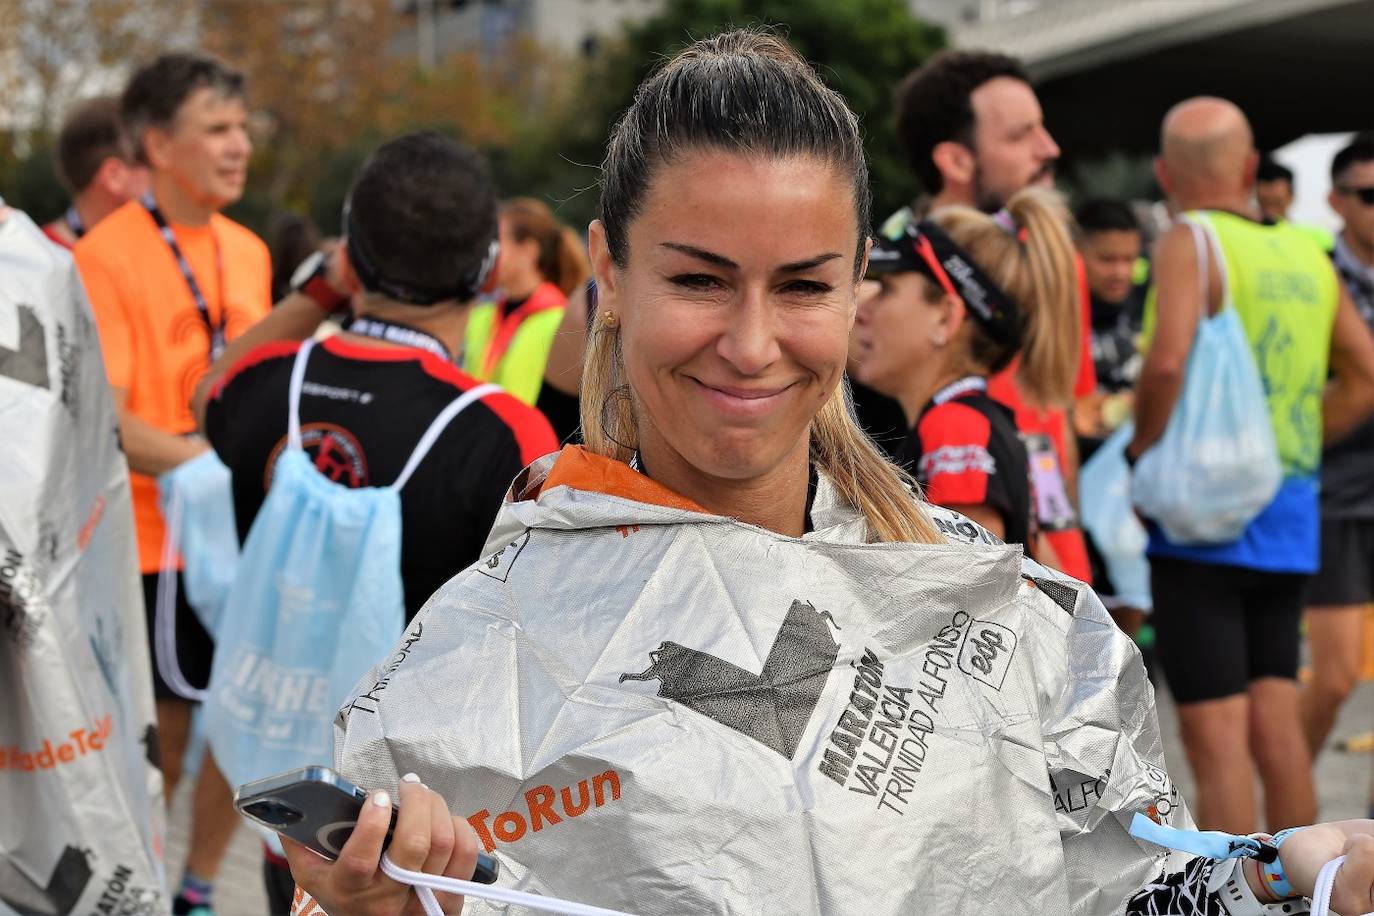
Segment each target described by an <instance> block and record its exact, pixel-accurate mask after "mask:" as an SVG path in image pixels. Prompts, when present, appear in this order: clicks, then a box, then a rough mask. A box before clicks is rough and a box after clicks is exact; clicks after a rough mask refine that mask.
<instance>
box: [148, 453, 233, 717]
mask: <svg viewBox="0 0 1374 916" xmlns="http://www.w3.org/2000/svg"><path fill="white" fill-rule="evenodd" d="M157 485H158V494H159V504H160V507H161V509H162V517H163V519H164V521H165V523H166V533H165V534H164V535H163V539H162V559H161V561H160V563H159V569H158V580H157V605H156V607H155V608H154V609H153V610H154V613H153V633H152V636H153V661H154V663H155V664H156V665H157V670H158V674H160V675H162V680H163V681H164V682H165V683H166V684H167V686H168V687H170V688H171V689H172V690H173V691H174V692H176V693H177V694H179V695H180V696H182V697H184V698H185V699H188V700H193V701H196V702H200V701H202V700H204V699H205V691H204V690H201V689H200V688H198V687H195V686H193V685H192V684H191V682H190V681H188V680H187V679H186V676H185V675H184V674H183V673H182V671H181V664H180V662H179V661H178V659H177V651H176V646H177V615H176V606H177V576H176V570H177V553H178V552H180V554H181V558H182V570H183V571H182V577H181V578H182V582H183V583H184V584H185V587H186V603H187V604H189V605H190V606H191V610H193V611H195V614H196V617H198V618H199V619H200V622H201V625H202V626H203V627H205V631H206V632H207V633H209V634H210V635H211V636H212V637H214V636H215V635H216V633H217V631H218V630H219V623H220V620H221V619H222V618H223V616H224V606H225V604H226V603H227V602H228V600H229V590H230V588H232V587H233V584H234V576H235V575H236V574H237V571H238V562H239V537H238V530H237V529H236V528H235V527H234V497H233V491H232V489H231V487H232V477H231V475H230V473H229V469H228V468H227V467H225V466H224V463H223V462H221V461H220V460H219V457H218V456H217V455H216V454H215V453H214V452H212V451H205V452H202V453H201V454H199V455H197V456H196V457H195V458H192V459H191V460H190V461H184V462H182V463H181V464H179V465H177V466H176V467H175V468H173V469H172V470H170V471H168V472H167V473H165V474H163V475H162V476H160V477H159V478H158V480H157Z"/></svg>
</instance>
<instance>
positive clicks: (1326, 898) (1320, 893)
mask: <svg viewBox="0 0 1374 916" xmlns="http://www.w3.org/2000/svg"><path fill="white" fill-rule="evenodd" d="M1344 861H1345V856H1337V857H1336V858H1334V859H1332V860H1331V861H1330V862H1327V863H1326V864H1325V865H1323V866H1322V870H1321V871H1319V872H1317V884H1316V886H1315V887H1313V888H1312V912H1311V914H1310V916H1330V913H1331V891H1332V889H1334V888H1335V886H1336V872H1338V871H1340V870H1341V863H1343V862H1344ZM1364 916H1374V913H1365V914H1364Z"/></svg>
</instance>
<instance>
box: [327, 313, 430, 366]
mask: <svg viewBox="0 0 1374 916" xmlns="http://www.w3.org/2000/svg"><path fill="white" fill-rule="evenodd" d="M344 330H345V331H347V332H348V333H349V334H358V335H360V336H362V337H370V338H372V339H373V340H384V341H386V342H387V343H394V344H399V345H401V346H403V347H414V348H415V349H417V350H424V351H425V352H427V353H433V354H434V355H435V356H437V357H439V358H440V359H442V360H443V361H444V362H446V363H451V362H454V359H453V354H452V353H450V352H449V349H448V347H446V346H444V343H443V341H441V340H439V338H437V337H435V336H434V335H433V334H430V333H427V332H425V331H421V330H420V329H419V328H415V327H411V326H410V325H408V324H401V323H400V322H398V321H387V320H385V319H383V318H371V317H358V318H354V319H353V320H352V321H350V322H349V323H348V324H346V325H345V326H344Z"/></svg>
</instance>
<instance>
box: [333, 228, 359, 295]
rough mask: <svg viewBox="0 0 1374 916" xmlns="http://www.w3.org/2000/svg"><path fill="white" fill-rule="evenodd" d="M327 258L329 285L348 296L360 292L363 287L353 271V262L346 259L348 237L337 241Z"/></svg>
mask: <svg viewBox="0 0 1374 916" xmlns="http://www.w3.org/2000/svg"><path fill="white" fill-rule="evenodd" d="M329 257H330V260H331V263H330V265H329V274H328V279H329V282H330V284H332V285H333V286H334V288H335V289H337V290H339V291H340V292H346V293H349V294H350V295H351V294H353V293H357V292H361V291H362V288H363V285H362V283H360V282H358V274H357V272H356V271H354V270H353V261H352V260H351V259H350V258H349V257H348V236H344V237H343V238H341V239H339V241H338V242H337V243H336V244H335V246H334V250H333V252H331V253H330V255H329Z"/></svg>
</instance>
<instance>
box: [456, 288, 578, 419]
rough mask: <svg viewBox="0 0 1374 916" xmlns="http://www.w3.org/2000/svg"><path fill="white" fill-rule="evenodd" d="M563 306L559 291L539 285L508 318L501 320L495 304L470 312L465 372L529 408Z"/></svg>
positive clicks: (540, 381)
mask: <svg viewBox="0 0 1374 916" xmlns="http://www.w3.org/2000/svg"><path fill="white" fill-rule="evenodd" d="M567 303H568V300H567V297H566V296H564V295H563V292H562V291H561V290H560V289H559V288H558V287H556V286H554V285H553V284H552V283H542V284H540V285H539V286H538V287H537V288H536V289H535V291H534V292H533V293H532V294H531V295H530V297H529V299H527V300H525V304H524V305H522V306H520V308H518V309H516V310H515V312H513V313H512V314H510V315H507V316H503V314H502V311H503V310H502V307H501V303H499V302H485V303H482V304H481V305H477V306H474V307H473V310H472V312H471V314H469V315H468V324H467V330H466V332H465V333H464V335H463V371H465V372H467V373H468V374H469V375H471V376H472V377H473V378H475V379H477V380H479V381H483V382H495V383H496V384H498V385H500V386H501V387H502V388H504V389H506V390H507V391H509V392H510V393H511V394H512V395H514V396H515V397H517V398H519V399H520V400H522V401H524V402H525V403H526V404H529V405H531V406H533V404H534V402H535V400H537V399H538V397H539V390H540V388H542V387H543V385H544V366H545V364H546V363H548V361H549V350H550V349H551V348H552V347H553V339H554V336H555V335H556V334H557V333H558V325H559V324H560V323H561V322H562V321H563V312H564V311H566V309H567Z"/></svg>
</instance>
